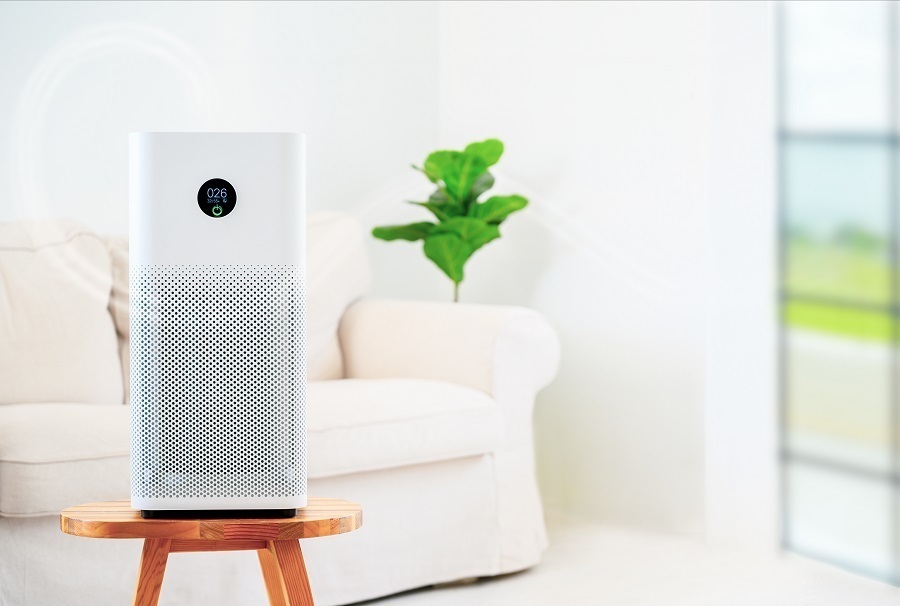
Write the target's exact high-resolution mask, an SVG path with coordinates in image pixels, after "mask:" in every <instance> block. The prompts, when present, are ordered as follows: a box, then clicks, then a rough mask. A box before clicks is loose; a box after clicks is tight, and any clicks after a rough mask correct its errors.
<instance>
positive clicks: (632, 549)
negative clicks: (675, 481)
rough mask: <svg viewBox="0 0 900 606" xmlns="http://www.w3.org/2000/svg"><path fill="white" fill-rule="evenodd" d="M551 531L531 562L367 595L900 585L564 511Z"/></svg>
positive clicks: (451, 599)
mask: <svg viewBox="0 0 900 606" xmlns="http://www.w3.org/2000/svg"><path fill="white" fill-rule="evenodd" d="M550 540H551V546H550V549H549V550H548V551H547V553H546V556H545V558H544V561H543V562H542V563H541V564H540V565H539V566H538V567H536V568H534V569H532V570H529V571H526V572H523V573H520V574H514V575H508V576H506V577H501V578H497V579H491V580H482V581H478V582H476V583H472V584H469V585H458V586H451V587H443V588H431V589H423V590H419V591H412V592H408V593H405V594H401V595H397V596H392V597H389V598H384V599H381V600H373V601H371V602H366V605H367V606H450V605H458V604H465V605H466V606H501V605H503V606H506V605H513V604H514V605H516V606H529V605H532V604H534V605H538V604H540V605H544V606H545V605H553V606H559V605H569V604H571V605H581V604H584V605H595V604H596V605H604V606H605V605H614V606H632V605H640V606H645V605H657V604H659V605H666V606H670V605H671V606H688V605H690V606H713V605H714V606H720V605H722V606H745V605H746V606H763V605H765V606H781V605H784V606H856V605H860V606H881V605H888V604H890V605H892V606H897V605H900V589H897V588H894V587H890V586H888V585H884V584H881V583H877V582H875V581H870V580H868V579H864V578H861V577H857V576H854V575H852V574H849V573H845V572H843V571H840V570H837V569H834V568H831V567H828V566H825V565H822V564H818V563H815V562H811V561H808V560H804V559H802V558H799V557H797V556H777V555H773V556H772V557H769V558H767V557H765V556H763V555H759V554H756V555H753V554H748V553H743V552H737V551H733V550H729V549H723V548H714V547H710V546H708V545H705V544H704V543H702V542H701V541H699V540H697V539H694V538H686V537H679V536H670V535H655V534H651V533H644V532H640V531H635V530H624V529H618V528H610V527H605V526H600V525H593V524H585V523H582V522H577V521H573V520H571V519H566V518H553V519H552V520H551V522H550Z"/></svg>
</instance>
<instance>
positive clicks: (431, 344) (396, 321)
mask: <svg viewBox="0 0 900 606" xmlns="http://www.w3.org/2000/svg"><path fill="white" fill-rule="evenodd" d="M340 340H341V348H342V350H343V354H344V365H345V369H346V376H347V378H366V379H374V378H390V377H403V378H410V379H433V380H439V381H448V382H452V383H457V384H460V385H466V386H468V387H473V388H475V389H480V390H481V391H484V392H485V393H487V394H490V395H491V396H493V397H494V398H495V399H498V400H500V399H505V398H504V396H506V397H516V396H517V395H518V394H529V395H531V396H532V397H533V395H534V394H535V393H537V392H538V391H539V390H540V389H541V388H543V387H545V386H546V385H547V384H549V383H550V381H552V380H553V378H554V377H555V376H556V372H557V369H558V366H559V340H558V338H557V336H556V331H555V330H554V329H553V328H552V327H551V326H550V324H549V323H548V322H547V320H545V319H544V317H543V316H541V315H540V314H539V313H537V312H535V311H532V310H530V309H525V308H522V307H506V306H495V305H469V304H461V303H431V302H422V301H390V300H374V301H360V302H358V303H356V304H354V305H352V306H351V307H350V308H349V309H348V310H347V312H346V313H345V314H344V317H343V319H342V321H341V327H340Z"/></svg>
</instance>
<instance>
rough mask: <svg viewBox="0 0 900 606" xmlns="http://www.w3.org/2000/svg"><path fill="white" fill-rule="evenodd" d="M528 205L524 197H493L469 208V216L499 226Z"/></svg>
mask: <svg viewBox="0 0 900 606" xmlns="http://www.w3.org/2000/svg"><path fill="white" fill-rule="evenodd" d="M527 205H528V200H527V199H525V198H524V197H522V196H516V195H512V196H491V197H490V198H488V199H487V200H485V201H484V202H480V203H477V204H473V205H472V206H471V207H469V216H471V217H477V218H479V219H483V220H484V221H486V222H487V223H491V224H494V225H499V224H500V223H502V222H503V220H504V219H506V217H508V216H509V215H511V214H512V213H514V212H516V211H517V210H522V209H523V208H525V207H526V206H527Z"/></svg>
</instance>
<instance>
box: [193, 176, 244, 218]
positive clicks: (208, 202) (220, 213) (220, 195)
mask: <svg viewBox="0 0 900 606" xmlns="http://www.w3.org/2000/svg"><path fill="white" fill-rule="evenodd" d="M236 203H237V192H236V191H234V186H233V185H232V184H231V183H229V182H228V181H226V180H225V179H210V180H209V181H207V182H206V183H204V184H203V185H201V186H200V191H198V192H197V204H199V205H200V210H202V211H203V212H204V213H206V214H207V215H209V216H210V217H213V218H214V219H218V218H220V217H224V216H225V215H227V214H228V213H230V212H231V211H232V210H234V205H235V204H236Z"/></svg>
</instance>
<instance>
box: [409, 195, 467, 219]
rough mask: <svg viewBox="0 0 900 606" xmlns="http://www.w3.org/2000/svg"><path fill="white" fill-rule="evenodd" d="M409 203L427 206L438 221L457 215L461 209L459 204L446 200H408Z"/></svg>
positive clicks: (460, 212)
mask: <svg viewBox="0 0 900 606" xmlns="http://www.w3.org/2000/svg"><path fill="white" fill-rule="evenodd" d="M445 199H446V198H445ZM410 204H415V205H416V206H421V207H423V208H427V209H428V210H430V211H431V212H432V214H433V215H434V216H435V217H436V218H437V220H438V221H446V220H448V219H450V217H457V216H459V215H461V214H462V209H461V208H460V207H459V206H457V205H456V204H448V203H446V202H432V201H431V200H429V201H428V202H410Z"/></svg>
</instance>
